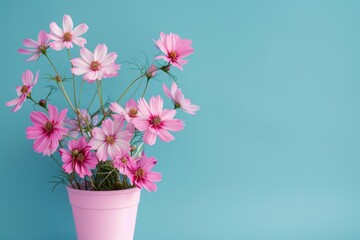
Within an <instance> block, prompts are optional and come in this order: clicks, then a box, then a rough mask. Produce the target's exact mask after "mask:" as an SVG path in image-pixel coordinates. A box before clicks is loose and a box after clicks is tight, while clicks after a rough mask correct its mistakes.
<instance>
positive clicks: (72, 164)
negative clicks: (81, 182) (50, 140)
mask: <svg viewBox="0 0 360 240" xmlns="http://www.w3.org/2000/svg"><path fill="white" fill-rule="evenodd" d="M68 147H69V151H68V150H66V149H64V148H61V149H60V150H59V152H60V155H61V159H62V161H63V163H64V164H63V165H62V168H63V169H64V171H65V172H66V173H72V172H74V171H75V172H76V173H77V174H78V175H79V177H81V178H84V176H91V171H90V170H91V169H94V168H95V167H96V165H97V163H98V160H97V159H96V156H95V154H94V153H93V152H91V150H90V149H91V147H90V146H89V145H88V144H87V142H86V139H85V137H81V138H79V139H78V140H70V141H69V144H68Z"/></svg>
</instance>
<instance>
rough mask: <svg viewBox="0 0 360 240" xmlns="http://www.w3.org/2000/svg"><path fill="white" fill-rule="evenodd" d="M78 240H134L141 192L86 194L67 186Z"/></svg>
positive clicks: (124, 191) (136, 190)
mask: <svg viewBox="0 0 360 240" xmlns="http://www.w3.org/2000/svg"><path fill="white" fill-rule="evenodd" d="M66 189H67V190H68V194H69V199H70V204H71V206H72V211H73V215H74V221H75V227H76V234H77V239H78V240H132V239H133V238H134V231H135V222H136V214H137V208H138V204H139V201H140V189H138V188H131V189H126V190H117V191H85V190H78V189H73V188H71V187H69V186H68V187H66Z"/></svg>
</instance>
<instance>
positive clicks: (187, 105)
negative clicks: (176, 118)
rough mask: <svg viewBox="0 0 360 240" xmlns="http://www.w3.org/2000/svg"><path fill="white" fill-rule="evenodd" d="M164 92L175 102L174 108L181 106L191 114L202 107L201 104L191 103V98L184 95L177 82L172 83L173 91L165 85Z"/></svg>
mask: <svg viewBox="0 0 360 240" xmlns="http://www.w3.org/2000/svg"><path fill="white" fill-rule="evenodd" d="M163 89H164V92H165V94H166V96H168V97H169V98H170V99H171V100H172V101H173V103H174V108H175V109H176V108H181V109H182V110H184V112H186V113H189V114H195V112H196V111H198V110H199V109H200V107H199V106H197V105H193V104H191V101H190V99H187V98H185V97H184V94H183V93H182V91H181V89H180V88H178V86H177V85H176V83H175V82H173V83H172V85H171V91H170V90H169V89H168V88H167V87H166V85H165V84H164V85H163Z"/></svg>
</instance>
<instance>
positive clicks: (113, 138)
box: [89, 119, 132, 161]
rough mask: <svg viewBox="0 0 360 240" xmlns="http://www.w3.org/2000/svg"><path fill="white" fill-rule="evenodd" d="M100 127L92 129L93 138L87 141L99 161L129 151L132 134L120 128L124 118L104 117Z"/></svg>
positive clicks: (113, 157)
mask: <svg viewBox="0 0 360 240" xmlns="http://www.w3.org/2000/svg"><path fill="white" fill-rule="evenodd" d="M101 127H102V128H98V127H96V128H94V129H93V130H92V135H93V138H92V139H91V140H90V143H89V145H90V146H91V149H95V150H97V152H96V156H97V158H98V159H99V160H100V161H106V160H107V158H108V156H109V157H110V158H111V159H115V158H116V156H119V155H122V154H125V153H127V152H129V151H130V140H131V138H132V134H131V133H129V131H127V130H121V129H122V128H123V127H124V120H122V119H115V120H114V121H113V120H111V119H106V120H104V121H103V123H102V124H101Z"/></svg>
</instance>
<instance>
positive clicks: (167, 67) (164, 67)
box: [161, 65, 170, 73]
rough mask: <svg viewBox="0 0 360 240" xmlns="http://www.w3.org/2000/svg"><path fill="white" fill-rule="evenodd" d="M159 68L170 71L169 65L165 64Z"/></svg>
mask: <svg viewBox="0 0 360 240" xmlns="http://www.w3.org/2000/svg"><path fill="white" fill-rule="evenodd" d="M161 70H163V71H164V72H166V73H167V72H169V71H170V65H166V66H163V67H161Z"/></svg>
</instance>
